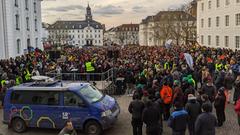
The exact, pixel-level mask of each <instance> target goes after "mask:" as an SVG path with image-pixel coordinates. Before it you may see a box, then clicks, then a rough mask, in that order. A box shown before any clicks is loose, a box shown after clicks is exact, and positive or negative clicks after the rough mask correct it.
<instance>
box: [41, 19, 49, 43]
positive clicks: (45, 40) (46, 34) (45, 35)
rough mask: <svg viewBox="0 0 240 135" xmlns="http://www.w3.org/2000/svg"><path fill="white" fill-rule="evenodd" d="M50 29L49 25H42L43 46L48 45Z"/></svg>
mask: <svg viewBox="0 0 240 135" xmlns="http://www.w3.org/2000/svg"><path fill="white" fill-rule="evenodd" d="M48 27H49V24H48V23H42V30H41V34H42V44H43V45H44V44H46V43H48V40H49V32H48Z"/></svg>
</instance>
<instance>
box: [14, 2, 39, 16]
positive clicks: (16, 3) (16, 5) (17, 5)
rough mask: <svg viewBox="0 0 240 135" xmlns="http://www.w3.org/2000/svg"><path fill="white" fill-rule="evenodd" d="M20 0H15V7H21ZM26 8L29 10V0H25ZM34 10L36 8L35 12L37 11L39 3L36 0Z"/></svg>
mask: <svg viewBox="0 0 240 135" xmlns="http://www.w3.org/2000/svg"><path fill="white" fill-rule="evenodd" d="M19 1H20V0H15V7H19ZM21 1H22V0H21ZM25 9H26V10H29V0H25ZM33 10H34V13H37V3H36V0H34V2H33Z"/></svg>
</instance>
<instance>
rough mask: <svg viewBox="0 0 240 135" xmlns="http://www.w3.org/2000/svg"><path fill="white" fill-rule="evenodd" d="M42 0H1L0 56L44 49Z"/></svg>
mask: <svg viewBox="0 0 240 135" xmlns="http://www.w3.org/2000/svg"><path fill="white" fill-rule="evenodd" d="M41 1H42V0H0V58H1V59H7V58H10V57H16V56H20V55H22V54H24V53H27V52H29V51H30V50H31V49H32V48H39V49H42V48H43V47H42V44H41V38H40V37H41V22H42V19H41Z"/></svg>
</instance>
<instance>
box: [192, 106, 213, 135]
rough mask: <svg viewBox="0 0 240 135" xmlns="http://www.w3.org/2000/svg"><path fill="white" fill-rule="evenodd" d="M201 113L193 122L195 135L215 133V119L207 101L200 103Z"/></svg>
mask: <svg viewBox="0 0 240 135" xmlns="http://www.w3.org/2000/svg"><path fill="white" fill-rule="evenodd" d="M202 112H203V113H202V114H200V115H199V116H198V118H197V120H196V123H195V135H215V127H216V126H217V119H216V117H215V116H214V115H213V114H212V113H211V112H212V106H211V104H209V103H204V104H203V105H202Z"/></svg>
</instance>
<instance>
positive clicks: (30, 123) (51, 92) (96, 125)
mask: <svg viewBox="0 0 240 135" xmlns="http://www.w3.org/2000/svg"><path fill="white" fill-rule="evenodd" d="M119 113H120V108H119V105H118V103H117V101H116V100H115V99H114V98H112V97H110V96H108V95H103V94H102V93H101V92H100V91H99V90H98V89H97V88H96V87H94V86H92V85H91V84H89V83H80V82H79V83H67V82H59V81H55V82H50V83H49V82H40V83H39V82H33V83H26V84H22V85H19V86H16V87H12V88H10V89H8V90H7V93H6V96H5V102H4V118H3V123H5V124H8V126H9V127H11V128H12V129H13V130H14V131H15V132H18V133H21V132H24V131H26V129H27V128H28V127H29V128H32V127H34V128H54V129H62V128H63V127H64V123H65V122H66V121H67V120H71V121H72V123H73V125H74V128H75V129H79V130H84V131H85V132H86V133H87V134H91V135H99V134H101V133H102V131H103V130H104V129H107V128H109V127H111V126H112V125H113V124H114V122H115V121H116V120H117V117H118V115H119Z"/></svg>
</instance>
